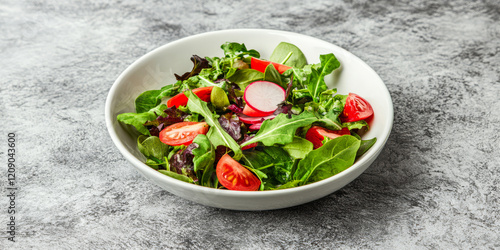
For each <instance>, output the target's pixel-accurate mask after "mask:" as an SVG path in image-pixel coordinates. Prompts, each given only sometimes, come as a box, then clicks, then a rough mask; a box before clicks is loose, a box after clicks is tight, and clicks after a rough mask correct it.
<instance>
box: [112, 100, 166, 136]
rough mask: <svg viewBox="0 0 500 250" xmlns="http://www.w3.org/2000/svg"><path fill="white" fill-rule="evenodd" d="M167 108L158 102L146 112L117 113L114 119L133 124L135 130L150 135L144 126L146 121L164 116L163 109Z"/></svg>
mask: <svg viewBox="0 0 500 250" xmlns="http://www.w3.org/2000/svg"><path fill="white" fill-rule="evenodd" d="M165 109H167V105H165V104H160V105H158V106H156V107H154V108H152V109H150V110H148V111H147V112H143V113H123V114H119V115H118V116H117V117H116V119H117V120H118V121H120V122H123V123H125V124H128V125H132V126H134V127H135V128H136V129H137V131H139V132H140V133H142V134H144V135H150V134H149V130H148V129H147V128H146V127H144V123H146V122H147V121H152V120H155V119H156V118H157V117H158V116H165V113H164V112H163V110H165Z"/></svg>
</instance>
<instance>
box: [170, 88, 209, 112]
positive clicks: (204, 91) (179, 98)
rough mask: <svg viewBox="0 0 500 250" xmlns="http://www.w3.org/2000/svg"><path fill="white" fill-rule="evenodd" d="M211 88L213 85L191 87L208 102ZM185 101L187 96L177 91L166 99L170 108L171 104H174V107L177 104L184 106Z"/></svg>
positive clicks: (177, 105) (186, 101)
mask: <svg viewBox="0 0 500 250" xmlns="http://www.w3.org/2000/svg"><path fill="white" fill-rule="evenodd" d="M213 88H214V87H212V86H210V87H203V88H196V89H193V90H192V91H193V93H194V94H195V95H196V96H198V97H199V98H200V99H201V100H202V101H205V102H209V101H210V94H212V89H213ZM187 103H188V98H187V96H186V95H185V94H184V93H179V94H177V95H175V96H174V97H172V98H170V99H169V100H168V101H167V107H169V108H170V107H172V106H175V107H176V108H178V107H179V106H186V105H187Z"/></svg>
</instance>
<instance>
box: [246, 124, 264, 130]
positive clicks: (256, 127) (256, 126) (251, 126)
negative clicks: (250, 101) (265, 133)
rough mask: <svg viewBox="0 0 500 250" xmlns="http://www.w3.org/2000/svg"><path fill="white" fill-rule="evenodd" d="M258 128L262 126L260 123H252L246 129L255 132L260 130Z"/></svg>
mask: <svg viewBox="0 0 500 250" xmlns="http://www.w3.org/2000/svg"><path fill="white" fill-rule="evenodd" d="M260 126H262V122H259V123H254V124H252V125H250V126H249V127H248V129H250V130H252V131H256V130H259V129H260Z"/></svg>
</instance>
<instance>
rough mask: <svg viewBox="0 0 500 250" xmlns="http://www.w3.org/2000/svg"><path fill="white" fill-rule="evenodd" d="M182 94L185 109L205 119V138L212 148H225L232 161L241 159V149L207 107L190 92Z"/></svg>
mask: <svg viewBox="0 0 500 250" xmlns="http://www.w3.org/2000/svg"><path fill="white" fill-rule="evenodd" d="M184 94H185V95H186V96H187V97H188V103H187V107H188V108H189V110H191V112H194V113H198V114H200V115H202V116H203V117H205V122H206V123H207V124H208V125H210V130H208V133H207V136H208V138H209V140H210V142H212V144H213V146H214V147H217V146H220V145H222V146H226V147H228V148H230V149H231V150H233V152H234V155H235V156H234V157H233V159H235V160H239V159H240V158H241V148H240V145H238V143H236V141H235V140H234V139H233V138H232V137H231V136H230V135H229V134H228V133H227V132H226V131H225V130H224V129H223V128H222V126H221V125H220V123H219V121H218V120H217V118H216V117H215V116H214V115H213V114H212V112H211V111H210V109H209V108H208V106H207V103H206V102H204V101H202V100H201V99H200V98H199V97H198V96H196V95H195V94H193V92H191V91H186V92H184Z"/></svg>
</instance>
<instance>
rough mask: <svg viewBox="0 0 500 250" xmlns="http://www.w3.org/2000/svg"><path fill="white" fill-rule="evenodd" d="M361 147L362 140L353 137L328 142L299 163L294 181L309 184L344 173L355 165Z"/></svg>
mask: <svg viewBox="0 0 500 250" xmlns="http://www.w3.org/2000/svg"><path fill="white" fill-rule="evenodd" d="M359 146H360V140H358V139H356V137H354V136H351V135H344V136H341V137H337V138H335V139H333V140H330V141H328V142H327V143H325V144H324V145H323V146H322V147H320V148H318V149H316V150H313V151H311V152H309V154H307V155H306V157H304V159H302V160H301V161H300V162H299V165H298V167H297V170H296V171H295V173H294V179H295V180H301V183H302V184H307V183H311V182H316V181H320V180H323V179H326V178H328V177H330V176H333V175H336V174H338V173H340V172H342V171H344V170H345V169H347V168H349V167H350V166H352V164H353V163H354V160H355V159H356V152H357V151H358V148H359Z"/></svg>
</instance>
